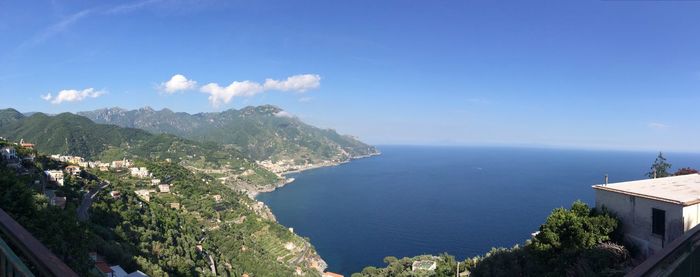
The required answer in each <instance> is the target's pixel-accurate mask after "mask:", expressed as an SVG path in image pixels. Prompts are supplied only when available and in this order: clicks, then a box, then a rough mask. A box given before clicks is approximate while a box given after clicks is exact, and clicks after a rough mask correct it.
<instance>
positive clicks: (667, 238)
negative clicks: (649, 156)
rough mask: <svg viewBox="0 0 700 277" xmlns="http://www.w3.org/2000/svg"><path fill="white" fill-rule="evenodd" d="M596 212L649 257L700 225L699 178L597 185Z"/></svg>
mask: <svg viewBox="0 0 700 277" xmlns="http://www.w3.org/2000/svg"><path fill="white" fill-rule="evenodd" d="M593 189H594V190H595V198H596V200H595V202H596V207H597V208H603V207H605V208H607V209H608V210H609V211H611V212H613V213H614V214H615V215H616V216H617V217H618V218H619V219H620V222H621V224H622V230H623V231H624V232H625V239H626V240H629V241H630V242H632V243H634V244H635V245H636V246H637V247H639V249H640V250H641V252H642V254H643V255H645V256H649V255H652V254H654V253H655V252H658V251H659V250H660V249H662V248H663V247H664V246H665V245H668V244H669V243H670V242H671V241H673V240H674V239H676V238H677V237H679V236H681V235H682V234H683V233H684V232H685V231H688V230H689V229H691V228H693V227H694V226H695V225H698V223H699V222H700V174H690V175H683V176H673V177H666V178H656V179H647V180H638V181H630V182H621V183H611V184H607V185H605V184H604V185H595V186H593Z"/></svg>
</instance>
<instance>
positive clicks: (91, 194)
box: [77, 181, 109, 222]
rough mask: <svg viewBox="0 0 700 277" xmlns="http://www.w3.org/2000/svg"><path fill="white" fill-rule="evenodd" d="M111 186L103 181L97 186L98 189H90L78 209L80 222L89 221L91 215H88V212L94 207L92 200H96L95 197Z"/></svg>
mask: <svg viewBox="0 0 700 277" xmlns="http://www.w3.org/2000/svg"><path fill="white" fill-rule="evenodd" d="M108 186H109V181H102V182H100V185H99V186H97V187H96V188H92V189H90V191H88V193H86V194H85V195H83V201H82V202H81V203H80V207H78V211H77V212H78V220H80V221H82V222H85V221H87V220H88V218H89V217H90V214H88V210H90V206H91V205H92V200H93V199H95V196H97V194H98V193H99V192H100V191H101V190H102V189H104V188H106V187H108Z"/></svg>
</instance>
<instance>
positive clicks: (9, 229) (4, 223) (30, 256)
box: [0, 209, 79, 277]
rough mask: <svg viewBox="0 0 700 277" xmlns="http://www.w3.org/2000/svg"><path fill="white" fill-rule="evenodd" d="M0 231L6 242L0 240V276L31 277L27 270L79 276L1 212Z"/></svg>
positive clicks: (54, 274) (44, 274)
mask: <svg viewBox="0 0 700 277" xmlns="http://www.w3.org/2000/svg"><path fill="white" fill-rule="evenodd" d="M0 231H1V232H2V234H3V235H4V237H5V238H6V239H7V243H6V242H5V241H3V240H2V239H0V277H4V276H34V274H33V273H32V272H31V271H30V270H29V268H32V269H34V270H35V272H36V273H38V274H39V275H40V276H56V277H58V276H61V277H63V276H66V277H73V276H75V277H77V276H78V275H77V274H75V272H73V270H72V269H70V267H68V266H67V265H66V264H65V263H63V261H61V259H59V258H58V257H56V255H54V254H53V253H51V251H50V250H49V249H48V248H46V246H44V245H43V244H42V243H41V242H39V241H38V240H37V239H36V238H34V236H32V234H30V233H29V232H28V231H27V230H26V229H24V227H22V225H19V223H17V221H15V220H14V219H12V217H10V215H8V214H7V213H6V212H5V211H3V210H2V209H0ZM77 243H79V242H77ZM8 244H9V245H8ZM10 245H12V248H10ZM12 249H16V250H17V251H18V252H19V253H17V254H19V255H20V256H21V257H22V258H24V259H25V260H26V261H28V263H29V266H27V265H26V264H25V263H24V262H23V261H22V259H20V258H19V257H18V256H17V254H15V252H14V251H13V250H12Z"/></svg>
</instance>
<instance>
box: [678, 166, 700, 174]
mask: <svg viewBox="0 0 700 277" xmlns="http://www.w3.org/2000/svg"><path fill="white" fill-rule="evenodd" d="M697 173H699V171H698V170H697V169H694V168H690V167H684V168H681V169H679V170H676V172H675V173H673V176H680V175H689V174H697Z"/></svg>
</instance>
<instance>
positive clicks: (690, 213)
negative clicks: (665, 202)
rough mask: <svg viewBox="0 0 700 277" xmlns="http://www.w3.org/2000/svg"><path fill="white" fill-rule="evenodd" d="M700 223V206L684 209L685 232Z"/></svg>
mask: <svg viewBox="0 0 700 277" xmlns="http://www.w3.org/2000/svg"><path fill="white" fill-rule="evenodd" d="M698 223H700V204H695V205H692V206H686V207H683V232H685V231H688V230H690V229H692V228H693V227H695V225H698Z"/></svg>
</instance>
